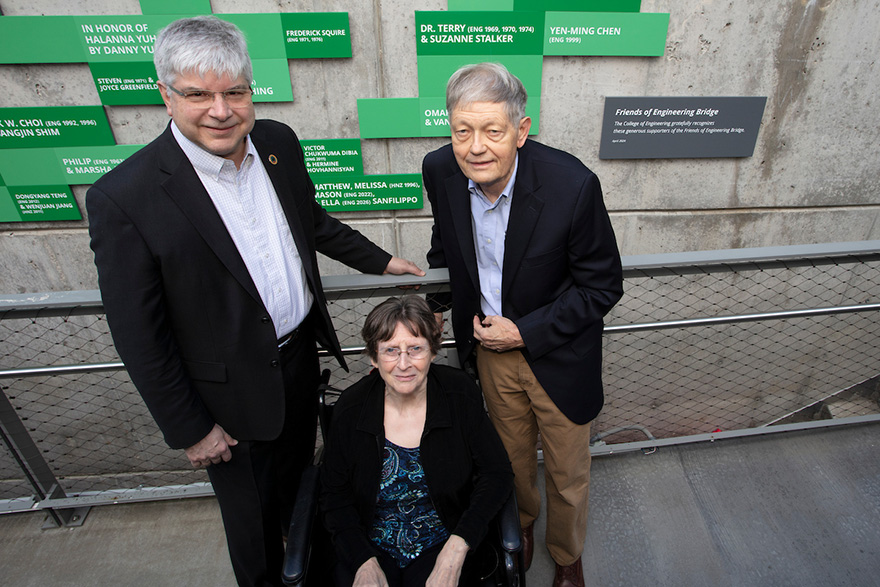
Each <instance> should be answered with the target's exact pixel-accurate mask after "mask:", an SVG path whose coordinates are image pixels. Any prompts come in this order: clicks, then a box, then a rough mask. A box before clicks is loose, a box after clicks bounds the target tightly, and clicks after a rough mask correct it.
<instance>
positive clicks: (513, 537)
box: [496, 491, 522, 553]
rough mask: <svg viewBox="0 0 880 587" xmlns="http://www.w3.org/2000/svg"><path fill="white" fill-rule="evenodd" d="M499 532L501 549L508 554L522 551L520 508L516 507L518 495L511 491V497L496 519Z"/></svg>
mask: <svg viewBox="0 0 880 587" xmlns="http://www.w3.org/2000/svg"><path fill="white" fill-rule="evenodd" d="M496 520H497V521H498V532H499V534H500V536H501V547H502V548H503V549H504V550H505V551H507V552H513V553H515V552H519V551H521V550H522V530H521V528H520V525H519V508H518V507H517V505H516V494H515V493H514V492H513V491H511V492H510V497H508V498H507V501H505V502H504V505H503V506H501V511H499V512H498V515H497V517H496Z"/></svg>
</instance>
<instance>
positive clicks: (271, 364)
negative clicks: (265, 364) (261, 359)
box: [269, 359, 278, 367]
mask: <svg viewBox="0 0 880 587" xmlns="http://www.w3.org/2000/svg"><path fill="white" fill-rule="evenodd" d="M269 366H270V367H277V366H278V361H277V360H275V359H272V362H271V363H269Z"/></svg>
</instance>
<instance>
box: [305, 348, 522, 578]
mask: <svg viewBox="0 0 880 587" xmlns="http://www.w3.org/2000/svg"><path fill="white" fill-rule="evenodd" d="M427 394H428V397H427V401H428V405H427V414H426V417H425V429H424V431H423V432H422V438H421V442H420V445H419V447H420V457H421V462H422V467H423V468H424V471H425V479H426V482H427V485H428V494H429V496H430V497H431V501H432V503H433V504H434V507H435V508H436V510H437V513H438V514H439V516H440V520H441V522H442V523H443V525H444V527H445V528H446V529H447V530H448V531H449V533H450V534H457V535H458V536H460V537H462V538H464V540H465V542H467V543H468V545H470V546H471V548H476V546H477V545H478V544H479V543H480V542H481V541H482V540H483V537H484V536H485V534H486V529H487V526H488V524H489V522H490V521H491V520H492V518H493V517H494V516H495V514H496V513H498V511H499V510H500V509H501V506H502V505H503V504H504V502H505V501H506V499H507V497H508V496H509V495H510V492H511V490H512V487H513V472H512V470H511V468H510V461H509V460H508V458H507V453H506V452H505V450H504V447H503V446H502V444H501V441H500V440H499V438H498V434H497V433H496V432H495V429H494V428H493V427H492V424H491V423H490V422H489V418H488V417H487V415H486V412H485V410H484V409H483V400H482V395H481V394H480V391H479V389H478V388H477V386H476V384H475V383H474V382H473V380H472V379H471V378H470V376H468V375H467V374H466V373H465V372H464V371H461V370H459V369H454V368H452V367H448V366H445V365H436V364H432V365H431V367H430V370H429V371H428V391H427ZM384 412H385V382H384V381H383V380H382V378H381V377H380V375H379V373H378V371H376V370H374V371H373V372H372V373H370V374H369V375H367V376H366V377H364V378H363V379H361V380H360V381H359V382H357V383H355V384H354V385H352V386H351V387H349V388H348V389H347V390H346V391H345V392H344V393H343V394H342V397H341V398H340V399H339V401H338V402H337V403H336V406H335V408H334V411H333V425H332V430H331V432H330V438H329V439H328V441H327V445H326V453H325V457H324V466H323V471H322V476H321V478H322V483H323V492H322V495H321V506H322V509H323V512H324V522H325V524H326V526H327V529H328V530H329V531H330V533H331V536H332V538H333V543H334V546H335V550H336V554H337V556H338V557H339V559H340V562H341V563H342V564H344V565H345V566H346V567H348V570H349V571H350V572H351V573H354V572H356V571H357V569H358V568H359V567H360V566H361V565H362V564H363V563H364V562H366V561H367V560H369V559H370V558H371V557H373V556H377V554H378V549H377V548H376V546H375V545H374V544H373V543H372V542H371V541H370V539H369V537H368V532H369V530H370V526H371V525H372V522H373V517H374V514H375V508H376V497H377V495H378V492H379V476H380V473H381V468H382V452H383V449H384V447H385V428H384V424H383V422H384Z"/></svg>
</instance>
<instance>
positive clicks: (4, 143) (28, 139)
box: [0, 106, 115, 149]
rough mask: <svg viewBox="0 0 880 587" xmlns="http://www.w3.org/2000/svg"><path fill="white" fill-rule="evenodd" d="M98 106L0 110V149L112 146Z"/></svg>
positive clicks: (111, 135) (110, 133)
mask: <svg viewBox="0 0 880 587" xmlns="http://www.w3.org/2000/svg"><path fill="white" fill-rule="evenodd" d="M114 142H115V141H114V139H113V132H112V131H111V130H110V124H109V123H108V122H107V116H106V114H104V109H103V108H102V107H100V106H43V107H35V108H0V148H2V149H24V148H31V147H71V146H85V145H112V144H114Z"/></svg>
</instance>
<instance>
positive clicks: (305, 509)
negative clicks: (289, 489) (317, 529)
mask: <svg viewBox="0 0 880 587" xmlns="http://www.w3.org/2000/svg"><path fill="white" fill-rule="evenodd" d="M320 472H321V470H320V468H319V467H318V466H317V465H309V466H308V467H307V468H306V470H305V471H303V475H302V478H301V480H300V484H299V491H298V492H297V494H296V503H295V504H294V508H293V515H292V516H291V518H290V530H289V532H288V534H287V551H286V552H285V553H284V568H283V570H282V578H283V580H284V583H285V584H286V585H302V584H303V582H304V580H305V576H306V572H307V571H308V566H309V553H310V551H311V548H312V544H311V536H312V526H313V524H314V521H315V517H316V513H317V511H318V495H319V484H320V479H321V475H320Z"/></svg>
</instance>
